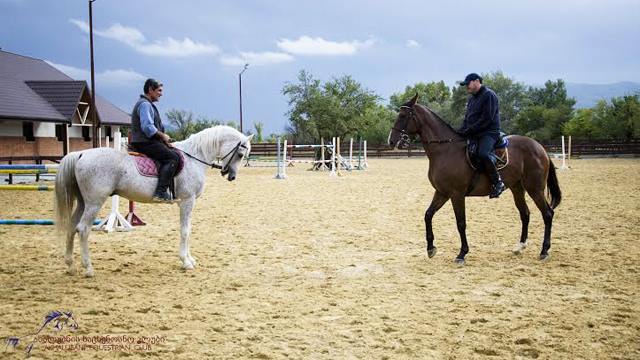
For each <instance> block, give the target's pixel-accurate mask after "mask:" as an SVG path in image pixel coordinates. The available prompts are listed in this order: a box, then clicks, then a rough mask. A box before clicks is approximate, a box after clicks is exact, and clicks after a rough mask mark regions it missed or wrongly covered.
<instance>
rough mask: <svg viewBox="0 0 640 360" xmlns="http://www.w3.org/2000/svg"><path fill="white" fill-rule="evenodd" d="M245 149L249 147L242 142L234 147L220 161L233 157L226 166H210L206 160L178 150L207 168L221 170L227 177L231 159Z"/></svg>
mask: <svg viewBox="0 0 640 360" xmlns="http://www.w3.org/2000/svg"><path fill="white" fill-rule="evenodd" d="M240 148H243V149H246V148H247V147H246V146H245V145H243V144H242V141H239V142H238V144H237V145H236V146H234V147H233V149H231V150H230V151H229V152H228V153H227V154H226V155H225V156H223V157H222V158H221V159H219V160H218V161H224V159H226V158H227V157H229V155H231V157H229V160H228V161H227V163H226V164H224V165H220V164H216V163H215V162H212V163H211V164H209V163H208V162H206V161H204V160H200V159H198V158H197V157H195V156H193V155H191V154H189V153H188V152H186V151H184V150H182V149H178V150H180V151H182V153H183V154H185V155H187V156H188V157H190V158H192V159H194V160H196V161H198V162H200V163H202V164H205V165H207V166H210V167H211V168H212V169H220V172H221V173H222V175H225V174H226V173H228V172H229V162H230V161H231V159H232V158H233V157H234V156H235V155H236V153H237V152H238V149H240Z"/></svg>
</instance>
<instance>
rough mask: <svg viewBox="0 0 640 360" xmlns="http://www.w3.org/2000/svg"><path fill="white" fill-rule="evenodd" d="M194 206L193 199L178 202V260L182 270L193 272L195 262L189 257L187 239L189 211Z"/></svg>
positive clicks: (189, 224) (189, 228)
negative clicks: (180, 261)
mask: <svg viewBox="0 0 640 360" xmlns="http://www.w3.org/2000/svg"><path fill="white" fill-rule="evenodd" d="M194 204H195V198H190V199H185V200H182V202H180V260H182V268H183V269H185V270H193V268H194V267H195V266H196V260H195V259H194V258H193V257H191V251H190V250H189V237H190V236H191V211H192V210H193V205H194Z"/></svg>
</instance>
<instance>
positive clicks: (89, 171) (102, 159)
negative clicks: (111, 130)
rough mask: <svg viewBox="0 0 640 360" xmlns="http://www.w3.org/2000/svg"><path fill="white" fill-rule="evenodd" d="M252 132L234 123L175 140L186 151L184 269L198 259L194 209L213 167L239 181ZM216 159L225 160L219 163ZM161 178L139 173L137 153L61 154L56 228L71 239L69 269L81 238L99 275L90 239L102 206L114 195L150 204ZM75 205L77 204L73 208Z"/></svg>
mask: <svg viewBox="0 0 640 360" xmlns="http://www.w3.org/2000/svg"><path fill="white" fill-rule="evenodd" d="M252 138H253V135H250V136H245V135H244V134H242V133H240V132H239V131H237V130H236V129H234V128H231V127H229V126H214V127H211V128H208V129H205V130H202V131H200V132H199V133H196V134H193V135H191V136H190V137H189V138H188V139H187V140H184V141H180V142H176V143H173V146H174V147H175V148H176V149H178V151H181V152H183V153H184V154H185V155H187V156H184V164H183V168H182V170H181V171H180V172H179V173H178V174H177V175H176V176H175V178H174V181H175V196H176V200H177V203H178V204H179V207H180V251H179V256H180V259H181V260H182V268H183V269H186V270H191V269H193V268H194V267H195V266H196V260H195V259H194V258H193V257H192V256H191V252H190V250H189V236H190V233H191V211H192V210H193V207H194V205H195V201H196V198H198V197H200V195H202V193H203V191H204V184H205V175H206V170H207V168H208V167H215V168H219V169H221V171H220V172H221V174H222V176H225V175H226V176H227V180H229V181H233V180H235V179H236V176H237V172H238V167H239V165H240V163H241V161H242V158H243V157H245V156H248V155H249V152H250V151H251V139H252ZM216 160H218V161H221V162H222V163H221V164H217V163H216ZM157 182H158V178H157V177H148V176H143V175H140V173H139V172H138V170H137V168H136V164H135V163H134V159H133V156H130V155H129V154H127V153H125V152H122V151H118V150H115V149H111V148H96V149H89V150H84V151H77V152H72V153H69V154H68V155H66V156H65V157H64V158H62V161H61V162H60V166H59V168H58V173H57V175H56V183H55V212H56V214H55V215H56V227H57V230H58V232H59V234H61V235H62V236H61V239H62V240H64V241H65V243H66V253H65V263H66V264H67V266H68V270H67V272H68V273H70V274H73V273H75V267H74V266H73V240H74V236H75V234H76V233H78V234H79V237H80V247H81V249H82V264H83V266H84V268H85V276H87V277H91V276H93V275H94V273H93V266H92V264H91V259H90V257H89V245H88V238H89V233H90V232H91V226H92V224H93V221H94V219H95V218H96V216H97V214H98V212H99V211H100V208H101V207H102V204H104V202H105V200H106V199H107V198H108V197H109V196H111V195H120V196H122V197H124V198H127V199H129V200H133V201H137V202H142V203H150V202H153V200H152V195H153V192H154V190H155V188H156V184H157ZM74 203H76V206H75V209H74Z"/></svg>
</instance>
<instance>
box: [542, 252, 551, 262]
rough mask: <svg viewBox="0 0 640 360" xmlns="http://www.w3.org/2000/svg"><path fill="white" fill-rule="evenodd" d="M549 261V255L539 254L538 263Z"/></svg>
mask: <svg viewBox="0 0 640 360" xmlns="http://www.w3.org/2000/svg"><path fill="white" fill-rule="evenodd" d="M549 259H551V255H549V254H540V261H542V262H547V261H549Z"/></svg>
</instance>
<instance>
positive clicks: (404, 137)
mask: <svg viewBox="0 0 640 360" xmlns="http://www.w3.org/2000/svg"><path fill="white" fill-rule="evenodd" d="M400 108H401V109H407V110H409V114H410V116H411V119H413V120H414V121H416V114H415V111H414V110H413V108H412V107H411V106H406V105H402V106H400ZM407 125H408V122H407ZM393 130H396V131H398V132H400V134H402V136H401V138H400V141H403V142H405V143H407V144H408V143H409V140H410V138H409V134H408V133H407V130H406V129H398V128H397V127H395V126H394V127H393ZM460 141H464V139H462V140H460ZM453 142H454V139H453V138H449V139H441V140H427V141H426V144H427V145H430V144H449V143H453Z"/></svg>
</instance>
